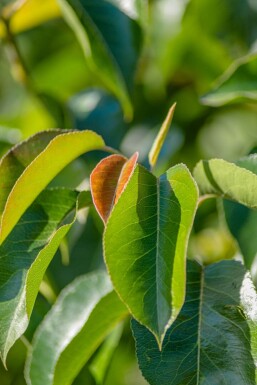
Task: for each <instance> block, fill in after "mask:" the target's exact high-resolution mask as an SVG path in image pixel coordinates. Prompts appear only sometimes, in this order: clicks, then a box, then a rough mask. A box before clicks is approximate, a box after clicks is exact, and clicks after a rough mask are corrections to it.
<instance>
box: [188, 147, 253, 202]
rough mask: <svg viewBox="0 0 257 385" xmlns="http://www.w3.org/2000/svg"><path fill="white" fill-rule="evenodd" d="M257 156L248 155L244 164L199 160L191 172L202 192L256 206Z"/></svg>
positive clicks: (218, 160) (219, 160)
mask: <svg viewBox="0 0 257 385" xmlns="http://www.w3.org/2000/svg"><path fill="white" fill-rule="evenodd" d="M256 164H257V156H256V155H252V156H249V158H248V159H245V162H244V164H241V163H238V165H236V164H234V163H230V162H227V161H225V160H222V159H210V160H202V161H200V162H199V163H198V164H197V165H196V167H195V169H194V172H193V175H194V178H195V180H196V182H197V184H198V186H199V189H200V192H201V193H202V194H216V195H219V196H222V197H223V198H226V199H232V200H234V201H236V202H238V203H241V204H243V205H245V206H248V207H250V208H257V195H256V190H257V175H256V174H254V172H253V168H255V167H256Z"/></svg>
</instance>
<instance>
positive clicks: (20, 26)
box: [0, 0, 61, 37]
mask: <svg viewBox="0 0 257 385" xmlns="http://www.w3.org/2000/svg"><path fill="white" fill-rule="evenodd" d="M4 1H5V0H4ZM7 2H8V0H7ZM9 2H10V1H9ZM20 3H21V1H20ZM1 4H2V0H1ZM60 16H61V10H60V7H59V6H58V4H57V1H56V0H44V1H38V0H25V1H23V2H22V6H21V7H20V8H19V9H18V10H17V11H16V12H15V13H14V15H13V17H12V19H11V29H12V32H13V33H19V32H22V31H25V30H27V29H30V28H33V27H36V26H38V25H40V24H42V23H44V22H46V21H48V20H51V19H54V18H56V17H60ZM4 33H5V29H4V26H3V24H2V22H0V37H2V36H4Z"/></svg>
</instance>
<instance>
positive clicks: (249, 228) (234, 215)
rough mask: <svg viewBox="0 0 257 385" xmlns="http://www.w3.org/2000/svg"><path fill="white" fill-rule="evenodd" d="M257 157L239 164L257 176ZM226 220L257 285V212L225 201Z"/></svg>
mask: <svg viewBox="0 0 257 385" xmlns="http://www.w3.org/2000/svg"><path fill="white" fill-rule="evenodd" d="M256 160H257V155H251V156H249V157H246V158H242V159H241V160H239V161H238V162H237V165H239V166H240V167H245V168H247V169H248V170H251V171H252V172H253V173H254V174H256V175H257V161H256ZM224 211H225V218H226V221H227V224H228V227H229V230H230V232H231V233H232V235H233V236H234V237H235V239H236V240H237V242H238V245H239V247H240V249H241V252H242V255H243V258H244V263H245V266H246V267H247V269H249V270H250V271H251V274H252V278H253V281H254V283H255V285H256V284H257V259H256V255H257V212H256V211H255V210H251V209H249V208H247V207H245V206H243V205H240V204H238V203H235V202H229V201H224Z"/></svg>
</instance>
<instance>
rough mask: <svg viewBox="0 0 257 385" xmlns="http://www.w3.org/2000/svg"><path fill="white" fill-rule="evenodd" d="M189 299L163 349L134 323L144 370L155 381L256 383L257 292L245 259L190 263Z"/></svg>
mask: <svg viewBox="0 0 257 385" xmlns="http://www.w3.org/2000/svg"><path fill="white" fill-rule="evenodd" d="M187 273H188V281H187V295H186V301H185V304H184V306H183V308H182V310H181V312H180V314H179V315H178V317H177V319H176V321H175V322H174V324H173V325H172V326H171V327H170V329H169V330H168V332H167V334H166V337H165V339H164V342H163V348H162V350H161V351H160V350H159V348H158V345H157V343H156V341H155V339H154V338H153V336H152V334H151V333H150V332H149V331H148V330H147V328H145V327H144V326H142V325H140V324H139V323H138V322H136V321H133V322H132V329H133V333H134V337H135V340H136V350H137V357H138V361H139V366H140V368H141V371H142V373H143V375H144V377H145V378H146V380H147V381H148V382H149V384H150V385H159V384H162V385H182V384H185V385H186V384H187V385H189V384H190V385H200V384H201V385H208V384H212V385H228V384H231V385H232V384H237V385H255V383H256V382H255V377H256V366H255V362H256V358H257V334H256V327H257V295H256V291H255V289H254V285H253V283H252V281H251V279H250V274H249V273H248V272H247V271H246V270H245V268H244V266H243V265H242V264H241V263H240V262H236V261H222V262H219V263H216V264H212V265H209V266H208V267H206V268H203V267H201V266H200V265H198V264H197V263H196V262H192V261H189V262H188V270H187Z"/></svg>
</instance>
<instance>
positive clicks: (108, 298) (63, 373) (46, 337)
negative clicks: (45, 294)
mask: <svg viewBox="0 0 257 385" xmlns="http://www.w3.org/2000/svg"><path fill="white" fill-rule="evenodd" d="M127 315H128V311H127V309H126V307H125V306H124V305H123V303H122V302H121V301H120V299H119V298H118V296H117V294H116V293H115V292H114V291H113V290H112V285H111V282H110V280H109V277H108V275H107V274H106V273H105V272H101V271H99V272H93V273H90V274H88V275H85V276H81V277H79V278H77V279H75V281H73V282H72V283H71V284H70V285H68V286H67V287H66V288H65V289H64V290H63V291H62V292H61V294H60V296H59V298H58V299H57V301H56V303H55V304H54V306H53V307H52V309H51V310H50V311H49V313H48V314H47V316H46V318H45V319H44V321H43V322H42V323H41V325H40V326H39V328H38V330H37V331H36V333H35V336H34V339H33V341H32V348H31V351H30V353H29V356H28V361H27V365H26V379H27V384H28V385H70V384H71V383H72V380H73V379H74V378H75V377H76V375H77V374H78V373H79V371H80V369H81V368H82V367H83V365H85V363H86V362H87V361H88V359H89V358H90V357H91V355H92V354H93V353H94V351H95V350H96V349H97V348H98V346H99V345H100V344H101V342H102V341H103V340H104V339H105V337H106V336H107V335H108V334H109V333H110V332H111V331H112V329H114V327H115V326H116V325H117V324H118V323H119V322H120V321H122V320H123V319H124V318H125V317H126V316H127Z"/></svg>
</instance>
